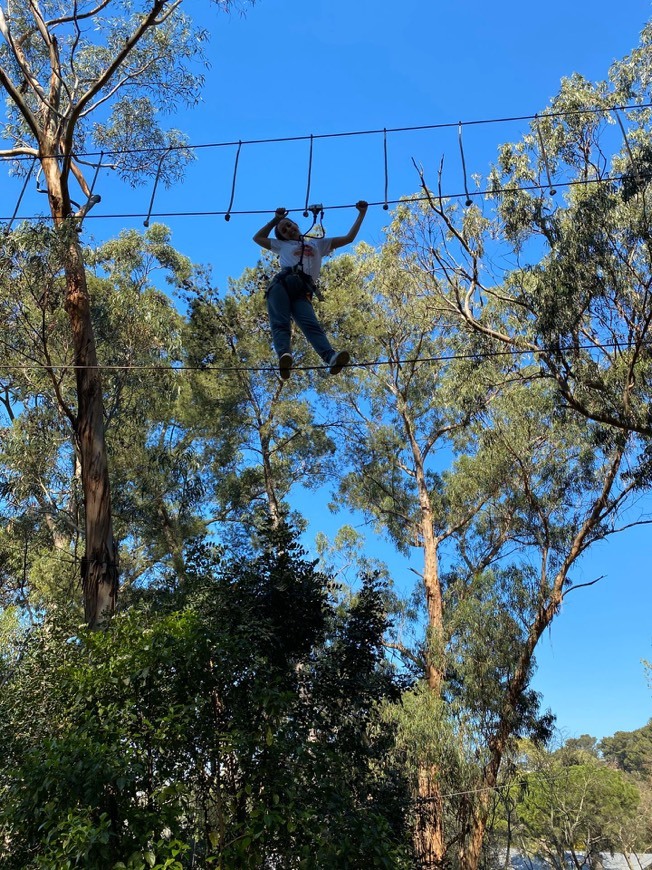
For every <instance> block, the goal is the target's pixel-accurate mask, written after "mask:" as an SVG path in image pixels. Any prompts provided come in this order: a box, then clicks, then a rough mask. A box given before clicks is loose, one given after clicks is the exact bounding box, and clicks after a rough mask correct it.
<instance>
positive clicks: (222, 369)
mask: <svg viewBox="0 0 652 870" xmlns="http://www.w3.org/2000/svg"><path fill="white" fill-rule="evenodd" d="M642 345H643V346H645V347H652V339H650V341H648V342H642ZM599 347H600V348H611V349H615V348H619V347H622V343H619V342H615V341H610V342H603V343H602V344H600V345H599ZM596 349H597V348H596V345H595V344H581V345H576V346H575V345H574V346H571V347H564V348H559V347H540V348H514V347H512V348H506V349H504V350H491V351H485V352H471V353H450V354H440V355H438V356H425V357H420V356H416V357H405V358H403V359H396V360H394V359H386V360H383V359H378V360H362V361H360V362H351V363H348V364H347V365H346V366H343V368H348V369H356V368H358V369H361V368H374V367H375V366H391V365H413V364H414V363H440V362H454V361H455V360H465V359H470V360H474V359H478V358H492V357H500V356H528V355H529V356H537V355H541V354H545V353H563V352H569V353H570V352H575V351H577V350H596ZM324 368H326V366H325V364H324V363H322V364H321V365H312V366H293V368H292V371H306V372H307V371H321V370H323V369H324ZM61 369H67V370H69V371H76V370H77V369H93V370H95V371H142V372H157V373H166V372H170V373H174V374H181V373H182V372H208V373H211V372H215V373H226V374H228V373H232V372H251V373H257V372H272V373H274V374H277V373H278V367H277V366H275V365H274V366H269V365H265V366H211V365H194V366H189V365H134V364H133V363H131V364H129V365H117V364H98V365H96V366H79V365H74V364H73V363H70V364H67V363H60V364H57V365H52V364H50V365H46V364H45V363H42V364H39V363H30V364H27V363H25V364H18V363H16V364H13V363H2V362H0V372H3V371H5V372H6V371H43V370H46V371H53V370H56V371H59V370H61Z"/></svg>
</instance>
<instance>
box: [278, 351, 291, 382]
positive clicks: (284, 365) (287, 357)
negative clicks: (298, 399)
mask: <svg viewBox="0 0 652 870" xmlns="http://www.w3.org/2000/svg"><path fill="white" fill-rule="evenodd" d="M291 368H292V354H291V353H282V354H281V355H280V357H279V358H278V371H279V374H280V376H281V377H282V378H283V380H284V381H287V379H288V378H289V377H290V369H291Z"/></svg>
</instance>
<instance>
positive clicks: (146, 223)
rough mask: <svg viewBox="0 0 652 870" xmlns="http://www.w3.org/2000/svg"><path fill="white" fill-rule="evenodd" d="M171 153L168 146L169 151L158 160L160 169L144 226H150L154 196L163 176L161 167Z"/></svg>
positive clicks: (157, 172) (157, 171)
mask: <svg viewBox="0 0 652 870" xmlns="http://www.w3.org/2000/svg"><path fill="white" fill-rule="evenodd" d="M169 153H170V149H169V148H168V149H167V151H164V152H163V154H161V159H160V160H159V162H158V169H157V170H156V178H155V179H154V190H152V198H151V199H150V201H149V208H148V210H147V217H146V218H145V220H144V221H143V226H144V227H148V226H149V219H150V217H151V214H152V206H153V205H154V197H155V196H156V188H157V187H158V180H159V178H160V176H161V168H162V167H163V161H164V160H165V158H166V157H167V155H168V154H169Z"/></svg>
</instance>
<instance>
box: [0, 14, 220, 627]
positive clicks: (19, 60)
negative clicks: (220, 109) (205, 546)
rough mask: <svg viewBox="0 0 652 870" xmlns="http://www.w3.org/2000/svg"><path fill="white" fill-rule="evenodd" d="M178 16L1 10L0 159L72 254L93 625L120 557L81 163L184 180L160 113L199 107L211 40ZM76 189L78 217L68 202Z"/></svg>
mask: <svg viewBox="0 0 652 870" xmlns="http://www.w3.org/2000/svg"><path fill="white" fill-rule="evenodd" d="M218 5H220V6H222V7H224V8H227V7H228V5H229V4H228V2H222V3H219V4H218ZM181 6H182V3H181V0H174V2H168V0H141V2H137V3H131V2H127V0H94V2H84V0H82V2H78V3H75V4H73V5H72V6H71V5H70V4H69V3H65V2H61V0H49V2H39V0H26V2H25V3H14V2H10V0H7V2H3V3H1V4H0V34H1V35H2V38H3V43H2V47H1V48H0V85H1V86H2V88H3V90H4V91H5V93H6V95H7V97H8V100H7V107H8V108H7V118H6V122H5V124H4V126H3V129H2V132H1V133H0V137H1V139H2V140H4V142H5V143H6V147H4V148H3V149H2V150H1V151H0V156H2V157H5V158H14V159H15V161H18V163H19V166H20V169H19V171H20V172H22V173H23V174H25V173H30V172H31V165H32V162H35V163H36V164H37V165H38V167H39V172H40V173H41V174H42V177H43V179H44V182H45V189H46V192H47V198H48V204H49V209H50V215H51V218H52V221H53V224H54V227H55V228H56V230H57V231H58V233H59V235H60V236H61V238H62V240H63V242H62V244H63V247H64V249H65V258H64V272H65V285H66V290H65V295H64V299H63V307H64V309H65V312H66V314H67V317H68V322H69V328H70V333H71V338H72V355H73V361H74V366H75V372H76V380H77V408H76V411H75V413H74V415H73V418H72V420H71V422H72V424H73V427H74V430H75V441H76V447H77V451H78V457H79V466H80V470H81V479H82V490H83V505H84V523H85V534H84V545H85V554H84V557H83V561H82V571H81V574H82V577H81V579H82V587H83V594H84V608H85V615H86V619H87V621H88V623H89V624H90V625H95V624H97V623H98V622H99V621H101V620H102V619H103V618H104V617H105V616H106V615H107V614H110V613H111V612H112V611H113V609H114V607H115V602H116V597H117V592H118V554H117V551H116V544H115V540H114V534H113V523H112V514H111V492H110V486H109V472H108V463H107V450H106V443H105V436H104V419H103V402H102V380H101V376H100V369H99V368H98V356H97V347H96V341H95V335H94V331H93V323H92V318H91V308H90V302H89V292H88V285H87V281H86V274H85V269H84V256H83V249H82V246H81V243H80V239H79V235H78V232H77V230H78V229H79V221H80V219H82V218H83V217H84V215H85V214H86V213H87V212H88V210H89V209H90V208H92V207H93V205H94V204H96V202H97V195H96V194H94V193H93V191H92V185H89V183H88V181H87V179H86V177H85V172H86V171H87V169H88V161H85V160H84V157H83V155H84V154H89V153H93V152H96V153H98V152H99V153H104V154H105V155H106V162H107V164H108V165H111V166H112V167H113V168H115V169H116V171H117V172H118V173H119V174H120V175H121V176H122V177H123V178H126V179H127V180H128V181H129V182H130V183H132V184H133V183H137V182H138V181H140V180H143V179H144V178H146V177H148V176H152V175H155V174H156V173H157V172H159V173H160V178H161V180H162V181H163V182H171V181H173V180H175V179H176V178H178V177H179V175H180V172H181V169H182V167H183V164H184V163H185V162H186V161H187V159H188V156H189V155H188V152H187V151H186V150H184V148H183V147H182V146H183V144H184V140H183V137H182V136H181V135H180V134H179V133H178V132H176V131H174V130H172V131H168V132H165V131H164V130H163V129H162V128H161V126H160V125H159V122H158V120H157V117H156V112H157V109H158V108H161V109H163V110H165V111H166V112H169V111H171V110H173V109H174V108H175V107H177V106H178V105H180V104H184V103H186V104H192V103H194V102H195V101H196V100H197V97H198V94H199V89H200V87H201V84H202V79H201V76H200V75H197V69H196V62H197V61H199V60H201V49H202V43H203V41H204V39H205V33H203V32H199V31H197V30H195V29H194V28H193V27H192V26H191V23H190V21H189V19H188V18H187V17H186V15H185V14H184V13H183V12H182V9H181ZM171 59H173V61H172V62H171ZM161 153H165V154H166V159H165V160H162V159H161ZM90 162H91V163H92V162H93V158H90ZM95 162H96V164H97V160H96V161H95ZM26 167H28V168H26ZM75 184H76V185H77V187H78V188H79V190H80V192H81V196H80V198H81V199H82V201H83V204H82V205H81V206H77V205H76V203H75V201H74V199H73V193H72V191H71V187H72V186H73V185H75ZM77 196H79V195H78V194H77Z"/></svg>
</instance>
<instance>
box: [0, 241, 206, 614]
mask: <svg viewBox="0 0 652 870" xmlns="http://www.w3.org/2000/svg"><path fill="white" fill-rule="evenodd" d="M58 239H59V236H58V235H57V233H56V230H53V229H52V228H51V227H44V226H39V225H36V226H34V225H27V224H24V225H21V226H20V227H18V228H17V229H16V230H15V231H14V232H13V233H12V236H11V240H10V241H11V244H9V243H7V244H6V246H5V252H4V253H5V256H4V258H3V260H2V264H1V266H0V318H1V319H2V321H3V324H4V329H3V334H2V338H1V339H0V363H1V364H2V371H3V376H2V383H3V388H4V395H3V398H2V402H1V404H0V425H2V437H1V439H0V511H1V512H2V524H1V525H2V529H1V532H0V549H1V550H2V554H3V559H2V561H3V565H4V567H5V579H4V581H3V584H2V593H3V603H5V602H6V603H7V604H10V603H11V602H16V603H18V604H20V605H21V606H22V607H23V608H24V609H25V610H28V611H29V610H30V609H31V610H32V611H33V610H35V609H43V608H47V606H48V604H49V603H50V602H52V601H57V602H60V601H61V600H62V599H70V598H71V597H73V596H74V594H75V588H76V586H77V585H78V582H79V556H80V555H81V553H80V551H81V552H83V550H82V549H81V548H82V543H83V539H84V522H83V504H82V497H81V496H82V493H81V485H80V484H81V481H80V469H79V459H78V452H77V451H76V445H75V433H74V428H73V425H72V422H71V421H72V420H73V419H74V413H73V408H74V404H75V395H76V392H75V386H76V385H75V373H74V371H73V369H72V366H71V337H70V330H69V327H68V321H67V317H66V314H65V312H64V311H63V310H62V308H61V305H60V302H61V299H62V298H63V294H64V292H65V281H64V278H63V275H62V269H61V263H60V258H59V256H58V246H57V240H58ZM84 257H85V260H86V264H87V273H86V277H87V281H88V286H89V290H90V295H91V316H92V320H93V325H94V331H95V339H96V343H97V348H98V356H99V357H100V359H102V360H103V364H104V366H105V369H104V372H103V374H104V377H103V384H102V386H103V401H104V424H105V434H106V439H107V450H108V453H109V462H110V470H111V486H112V507H113V520H114V532H115V537H116V540H117V541H118V542H119V544H120V547H121V551H122V554H123V558H122V560H121V573H122V578H123V583H124V584H131V583H132V582H133V581H134V580H136V579H137V578H139V577H142V576H143V575H148V576H150V577H151V576H152V573H154V572H158V571H160V570H161V568H162V567H164V566H168V565H169V564H170V563H172V565H173V566H174V569H175V573H176V574H177V575H178V576H183V549H184V545H186V544H187V541H188V540H190V539H191V538H192V537H193V536H196V535H197V534H199V533H201V532H202V531H203V529H204V526H203V525H202V524H201V522H200V520H199V514H200V510H199V508H198V506H197V501H198V498H199V494H200V489H201V488H200V487H199V486H198V483H197V476H198V473H199V470H198V469H199V468H200V466H199V465H198V459H197V457H196V456H195V455H194V453H193V450H192V445H191V444H189V440H191V439H190V437H189V435H188V433H187V430H186V429H185V427H184V425H183V421H182V419H181V416H182V414H181V410H180V408H181V407H182V406H184V405H185V400H184V397H185V394H186V391H187V389H188V387H187V382H186V377H185V373H184V371H183V370H181V369H179V368H178V367H177V366H175V363H176V362H178V361H179V360H180V359H182V325H183V318H182V316H181V315H180V314H179V312H178V311H177V310H175V307H174V305H173V303H172V300H171V298H170V295H169V291H170V289H172V290H174V288H175V287H178V286H179V285H181V284H184V285H185V283H186V282H187V281H188V280H191V278H192V276H193V271H194V270H193V267H192V265H191V263H190V262H189V260H188V259H187V258H185V257H183V256H182V255H180V254H178V252H176V251H175V250H174V249H173V248H172V246H171V244H170V234H169V231H168V230H167V229H166V228H165V227H162V226H161V225H158V224H155V225H152V226H150V227H149V228H148V229H147V230H146V231H145V233H142V234H141V233H139V232H136V231H128V232H127V231H126V232H124V233H121V234H120V236H119V237H118V238H117V239H114V240H111V241H110V242H107V243H105V244H104V245H101V246H100V247H99V248H88V247H87V248H85V249H84ZM166 291H167V292H166ZM162 517H164V520H163V519H162Z"/></svg>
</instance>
